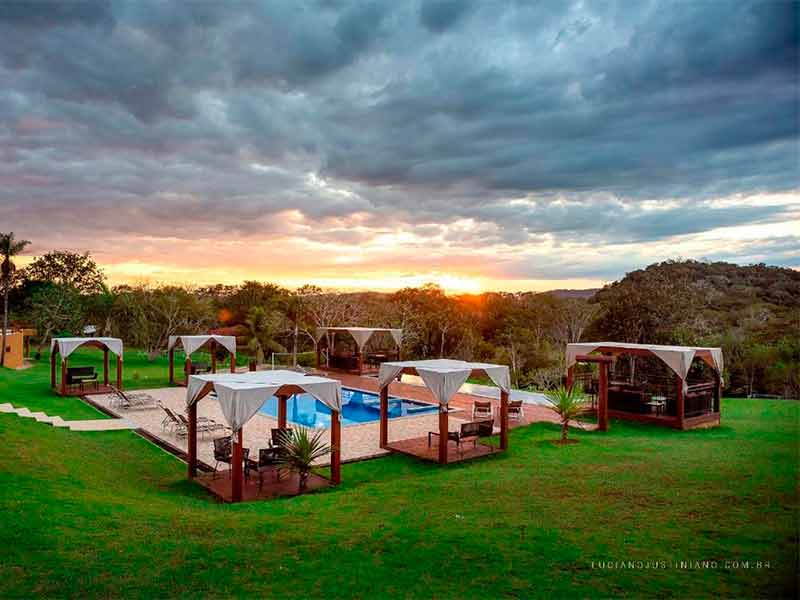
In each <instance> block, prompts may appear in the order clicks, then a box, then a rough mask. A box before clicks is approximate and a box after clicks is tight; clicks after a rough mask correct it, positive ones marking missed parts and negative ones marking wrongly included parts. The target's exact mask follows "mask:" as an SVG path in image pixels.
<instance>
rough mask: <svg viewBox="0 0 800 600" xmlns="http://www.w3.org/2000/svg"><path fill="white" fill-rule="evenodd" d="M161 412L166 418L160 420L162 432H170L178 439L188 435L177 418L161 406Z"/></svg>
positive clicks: (184, 426)
mask: <svg viewBox="0 0 800 600" xmlns="http://www.w3.org/2000/svg"><path fill="white" fill-rule="evenodd" d="M161 410H163V411H164V413H165V414H166V416H165V417H164V418H163V419H162V420H161V429H163V430H164V431H172V433H174V434H175V435H176V436H178V437H186V434H187V433H188V431H187V429H186V425H184V424H183V421H181V420H180V419H179V418H178V416H177V415H176V414H175V413H174V412H172V411H171V410H170V409H169V408H167V407H166V406H163V405H161Z"/></svg>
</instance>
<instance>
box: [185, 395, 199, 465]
mask: <svg viewBox="0 0 800 600" xmlns="http://www.w3.org/2000/svg"><path fill="white" fill-rule="evenodd" d="M186 412H187V413H188V414H189V431H188V432H187V436H186V437H187V442H186V443H187V445H188V449H187V450H188V455H189V458H188V461H187V463H188V466H189V479H194V478H195V477H197V402H194V403H192V404H191V406H189V407H188V408H187V409H186Z"/></svg>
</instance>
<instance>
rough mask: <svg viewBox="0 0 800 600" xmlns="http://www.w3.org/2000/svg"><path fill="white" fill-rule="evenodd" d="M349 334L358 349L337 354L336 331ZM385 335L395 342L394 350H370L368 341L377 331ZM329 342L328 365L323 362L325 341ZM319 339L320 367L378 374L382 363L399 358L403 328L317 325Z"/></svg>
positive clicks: (360, 373) (318, 362)
mask: <svg viewBox="0 0 800 600" xmlns="http://www.w3.org/2000/svg"><path fill="white" fill-rule="evenodd" d="M337 333H346V334H348V336H349V337H351V338H352V340H353V342H354V345H355V351H354V352H352V353H345V354H336V353H335V349H336V343H335V339H336V334H337ZM382 333H383V334H386V333H388V334H389V335H390V336H391V339H392V340H393V341H394V344H395V350H394V352H391V353H383V352H372V353H368V352H367V344H368V343H369V341H370V340H371V339H372V338H373V337H374V336H375V334H382ZM323 340H326V341H327V353H326V360H325V364H324V365H323V364H322V341H323ZM316 342H317V368H318V369H323V368H325V369H330V370H334V371H344V372H347V373H355V374H356V375H363V374H364V373H375V372H377V371H378V369H379V367H380V364H381V363H383V362H386V361H388V360H400V344H401V343H402V342H403V330H402V329H392V328H388V327H318V328H317V331H316Z"/></svg>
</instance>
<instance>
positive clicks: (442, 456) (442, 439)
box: [439, 404, 450, 465]
mask: <svg viewBox="0 0 800 600" xmlns="http://www.w3.org/2000/svg"><path fill="white" fill-rule="evenodd" d="M449 431H450V428H449V426H448V414H447V405H446V404H439V464H440V465H446V464H447V446H448V445H449V442H450V440H449V439H448V437H447V434H448V433H449Z"/></svg>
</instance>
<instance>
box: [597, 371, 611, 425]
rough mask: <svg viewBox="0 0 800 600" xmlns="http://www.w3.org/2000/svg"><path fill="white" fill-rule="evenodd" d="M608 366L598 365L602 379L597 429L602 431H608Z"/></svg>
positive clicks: (598, 402) (598, 399) (599, 391)
mask: <svg viewBox="0 0 800 600" xmlns="http://www.w3.org/2000/svg"><path fill="white" fill-rule="evenodd" d="M608 364H609V363H607V362H600V363H599V365H598V367H599V370H600V377H599V381H598V388H599V389H598V390H597V395H598V398H597V428H598V429H599V430H600V431H608Z"/></svg>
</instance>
